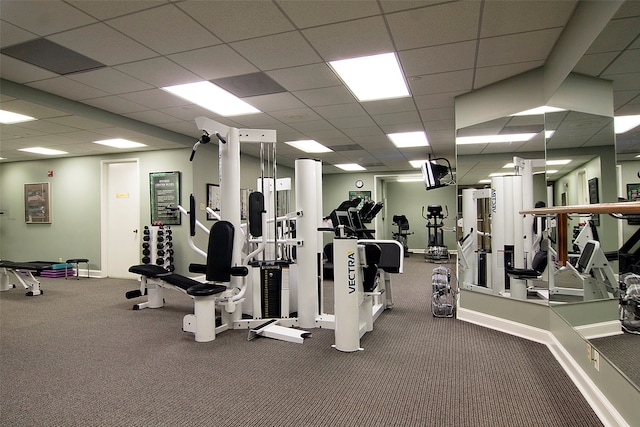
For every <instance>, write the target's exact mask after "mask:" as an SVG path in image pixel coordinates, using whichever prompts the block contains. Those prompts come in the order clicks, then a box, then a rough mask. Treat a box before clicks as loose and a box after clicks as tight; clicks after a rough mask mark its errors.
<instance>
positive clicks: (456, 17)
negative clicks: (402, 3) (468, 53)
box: [387, 2, 482, 51]
mask: <svg viewBox="0 0 640 427" xmlns="http://www.w3.org/2000/svg"><path fill="white" fill-rule="evenodd" d="M481 5H482V3H481V2H452V3H445V4H438V5H434V6H430V7H425V8H422V9H416V10H409V11H405V12H398V13H393V14H390V15H388V16H387V22H388V24H389V28H390V29H391V35H392V37H393V40H394V43H395V46H396V49H398V50H399V51H402V50H406V49H415V48H418V47H425V46H437V45H441V44H447V43H455V42H461V41H466V40H473V39H475V38H476V36H477V34H478V22H479V18H480V6H481Z"/></svg>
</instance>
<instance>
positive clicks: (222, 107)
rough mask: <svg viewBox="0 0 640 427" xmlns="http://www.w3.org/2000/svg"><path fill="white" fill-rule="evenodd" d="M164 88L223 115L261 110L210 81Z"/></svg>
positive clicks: (253, 112)
mask: <svg viewBox="0 0 640 427" xmlns="http://www.w3.org/2000/svg"><path fill="white" fill-rule="evenodd" d="M162 90H165V91H167V92H169V93H172V94H174V95H176V96H179V97H180V98H183V99H186V100H187V101H190V102H193V103H194V104H196V105H199V106H201V107H202V108H206V109H207V110H209V111H213V112H214V113H216V114H219V115H221V116H223V117H228V116H241V115H244V114H255V113H259V112H260V110H258V109H256V108H254V107H252V106H251V105H249V104H247V103H246V102H244V101H243V100H241V99H240V98H238V97H237V96H235V95H232V94H231V93H229V92H227V91H226V90H224V89H222V88H220V87H218V86H216V85H214V84H213V83H211V82H208V81H207V82H196V83H187V84H183V85H176V86H166V87H163V88H162Z"/></svg>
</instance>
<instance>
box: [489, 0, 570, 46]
mask: <svg viewBox="0 0 640 427" xmlns="http://www.w3.org/2000/svg"><path fill="white" fill-rule="evenodd" d="M577 3H578V1H577V0H563V1H554V2H548V1H520V2H509V1H499V2H494V1H490V2H485V3H484V8H483V13H482V28H481V29H480V37H481V38H484V37H494V36H501V35H505V34H515V33H522V32H527V31H534V30H541V29H546V28H554V27H557V28H561V27H564V26H565V25H566V23H567V21H568V20H569V18H570V17H571V15H572V14H573V12H574V9H575V7H576V4H577Z"/></svg>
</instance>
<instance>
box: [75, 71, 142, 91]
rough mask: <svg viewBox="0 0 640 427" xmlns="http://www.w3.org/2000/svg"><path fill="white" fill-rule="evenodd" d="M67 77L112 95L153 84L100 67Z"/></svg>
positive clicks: (137, 89) (138, 89)
mask: <svg viewBox="0 0 640 427" xmlns="http://www.w3.org/2000/svg"><path fill="white" fill-rule="evenodd" d="M68 78H69V79H71V80H75V81H77V82H80V83H83V84H85V85H87V86H91V87H94V88H96V89H100V90H102V91H104V92H107V93H110V94H112V95H118V94H120V93H125V92H137V91H140V90H147V89H152V88H153V86H151V85H149V84H147V83H144V82H141V81H140V80H138V79H136V78H133V77H131V76H129V75H127V74H125V73H122V72H120V71H118V70H115V69H113V68H102V69H99V70H95V71H88V72H86V73H78V74H72V75H69V76H68Z"/></svg>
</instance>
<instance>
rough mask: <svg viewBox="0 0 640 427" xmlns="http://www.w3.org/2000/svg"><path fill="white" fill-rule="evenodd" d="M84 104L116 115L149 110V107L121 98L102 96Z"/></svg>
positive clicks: (84, 101) (85, 101) (88, 100)
mask: <svg viewBox="0 0 640 427" xmlns="http://www.w3.org/2000/svg"><path fill="white" fill-rule="evenodd" d="M82 102H83V103H84V104H87V105H91V106H92V107H96V108H100V109H102V110H107V111H111V112H112V113H116V114H124V113H132V112H135V111H144V110H147V109H148V107H145V106H142V105H140V104H136V103H135V102H131V101H129V100H128V99H124V98H122V97H119V96H101V97H99V98H90V99H85V100H83V101H82Z"/></svg>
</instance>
